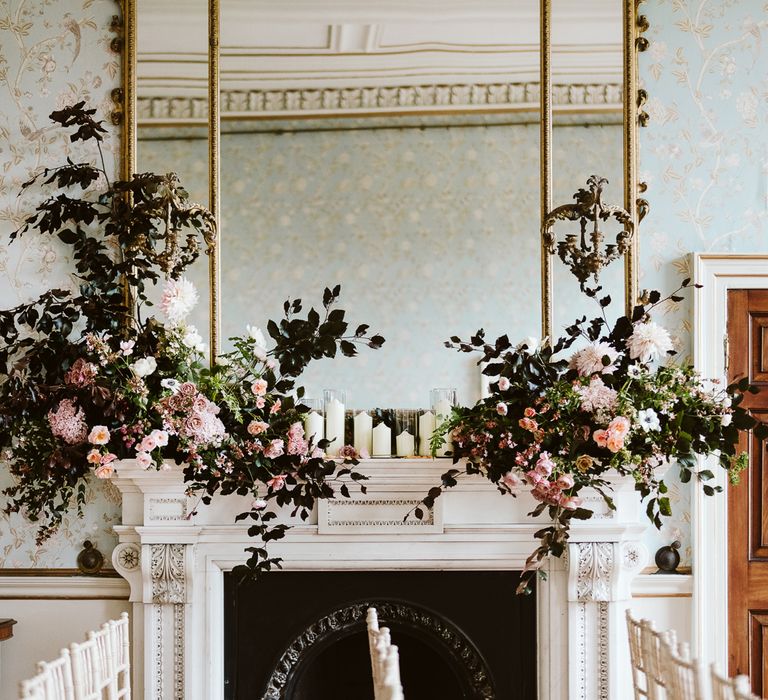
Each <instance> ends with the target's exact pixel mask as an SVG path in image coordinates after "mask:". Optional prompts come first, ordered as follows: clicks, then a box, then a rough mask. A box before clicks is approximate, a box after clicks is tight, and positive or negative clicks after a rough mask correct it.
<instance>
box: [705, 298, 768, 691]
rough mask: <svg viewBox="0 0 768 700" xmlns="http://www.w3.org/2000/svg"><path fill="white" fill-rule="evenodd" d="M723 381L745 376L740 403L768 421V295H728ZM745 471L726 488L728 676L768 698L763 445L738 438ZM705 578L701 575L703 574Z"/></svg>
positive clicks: (767, 500) (766, 463)
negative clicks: (751, 387) (753, 390)
mask: <svg viewBox="0 0 768 700" xmlns="http://www.w3.org/2000/svg"><path fill="white" fill-rule="evenodd" d="M728 341H729V343H728V347H729V352H728V380H729V382H732V381H735V380H737V379H741V378H742V377H748V378H749V380H750V381H751V382H752V383H753V384H755V385H757V386H758V388H760V389H761V390H760V391H758V393H757V394H748V395H747V396H746V397H745V399H744V402H743V404H742V405H743V406H744V407H745V408H747V409H748V410H749V411H750V413H752V415H753V416H755V417H756V418H758V419H759V420H761V421H763V422H768V391H766V390H764V389H766V388H768V290H731V291H729V293H728ZM741 448H742V449H744V450H748V452H749V468H748V469H747V470H746V471H745V473H744V474H743V475H742V479H741V483H740V484H739V485H737V486H729V488H728V656H729V669H728V671H729V673H730V674H732V675H737V674H741V673H747V674H749V676H750V680H751V684H752V690H753V692H755V693H759V694H761V695H764V696H765V695H768V453H767V452H766V450H767V449H768V444H766V442H764V441H762V440H758V439H757V438H755V437H754V436H753V435H743V436H742V439H741ZM703 574H704V575H706V572H703Z"/></svg>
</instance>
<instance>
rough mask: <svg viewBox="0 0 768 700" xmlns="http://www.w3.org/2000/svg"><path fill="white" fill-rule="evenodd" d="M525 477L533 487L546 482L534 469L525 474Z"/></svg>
mask: <svg viewBox="0 0 768 700" xmlns="http://www.w3.org/2000/svg"><path fill="white" fill-rule="evenodd" d="M525 477H526V479H528V483H529V484H530V485H531V486H536V485H537V484H539V483H540V482H542V481H544V477H543V476H542V475H541V474H539V472H537V471H534V470H533V469H531V470H530V471H527V472H525Z"/></svg>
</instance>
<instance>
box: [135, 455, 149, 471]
mask: <svg viewBox="0 0 768 700" xmlns="http://www.w3.org/2000/svg"><path fill="white" fill-rule="evenodd" d="M136 464H137V466H139V467H141V468H142V469H149V468H150V467H151V466H152V457H151V456H150V454H149V452H137V453H136Z"/></svg>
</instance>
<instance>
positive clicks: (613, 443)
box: [605, 431, 624, 453]
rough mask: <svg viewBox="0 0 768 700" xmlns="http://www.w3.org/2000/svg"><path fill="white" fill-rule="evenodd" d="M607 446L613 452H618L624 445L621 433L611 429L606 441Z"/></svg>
mask: <svg viewBox="0 0 768 700" xmlns="http://www.w3.org/2000/svg"><path fill="white" fill-rule="evenodd" d="M605 446H606V447H607V448H608V449H609V450H610V451H611V452H613V453H616V452H618V451H619V450H620V449H621V448H622V447H624V438H623V437H622V436H621V435H616V434H615V433H612V432H611V431H608V439H607V440H606V441H605Z"/></svg>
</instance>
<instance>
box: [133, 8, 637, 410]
mask: <svg viewBox="0 0 768 700" xmlns="http://www.w3.org/2000/svg"><path fill="white" fill-rule="evenodd" d="M142 2H146V4H148V5H149V4H151V5H152V7H153V8H154V10H153V12H154V13H155V17H157V15H158V13H160V10H159V9H158V6H162V5H168V6H169V7H170V6H174V5H176V6H177V5H178V2H177V0H162V2H152V3H149V0H139V3H140V5H141V3H142ZM553 5H554V7H553V14H554V16H553V31H554V36H553V44H554V47H553V82H554V83H555V85H554V90H553V93H554V104H555V112H556V114H555V129H554V144H553V146H554V149H553V151H554V153H553V155H554V168H553V171H554V178H555V181H554V201H555V203H556V204H562V203H565V202H569V201H571V198H572V195H573V193H574V192H575V190H576V189H577V188H578V187H580V186H582V185H583V184H584V183H585V182H586V178H587V177H588V176H589V175H590V174H592V172H599V173H601V174H605V176H606V177H608V178H609V179H610V180H611V185H610V187H611V191H610V192H609V193H608V194H607V197H606V198H607V199H610V201H617V202H619V203H620V201H621V200H620V197H621V193H622V186H621V181H622V178H621V172H622V148H621V140H622V137H621V134H622V125H621V97H620V95H621V90H620V80H621V31H620V30H621V22H620V18H621V5H620V3H619V2H618V1H617V0H594V2H593V1H590V2H589V3H587V4H586V6H583V7H582V6H581V4H580V7H579V9H578V10H576V9H575V8H573V7H572V5H573V3H569V2H566V1H565V0H555V1H554V3H553ZM538 8H539V3H538V0H514V1H512V2H509V1H505V2H499V1H498V0H478V2H475V3H472V4H471V6H470V7H468V3H466V2H459V1H458V0H447V1H446V2H441V3H439V4H437V3H434V2H427V1H426V0H421V1H420V2H414V3H409V4H408V5H404V4H403V3H381V2H379V3H373V2H367V1H366V2H360V1H355V2H352V1H351V0H336V1H335V2H333V3H330V2H325V1H320V2H311V3H308V2H301V1H300V0H292V1H291V2H287V1H285V0H282V1H281V2H276V1H274V2H268V1H266V0H258V1H256V2H246V1H245V0H222V2H221V63H220V67H221V95H220V103H221V114H222V138H221V183H222V232H221V235H222V300H223V301H222V328H221V335H222V339H223V343H222V344H223V346H224V348H225V349H226V347H227V340H226V339H227V337H229V336H231V335H235V334H240V333H242V332H243V331H244V329H245V325H246V324H252V325H253V324H256V325H260V326H264V325H265V323H266V320H267V319H268V318H275V317H278V316H279V315H280V314H281V313H282V302H283V301H284V300H285V299H286V298H288V297H291V298H296V297H300V298H302V299H303V300H304V303H305V306H308V305H312V304H314V305H319V302H320V299H321V298H322V292H323V288H324V287H325V286H333V285H335V284H341V286H342V297H341V306H342V307H343V308H344V309H346V310H347V312H348V317H349V318H350V320H351V321H352V322H353V323H355V322H366V323H369V324H370V325H371V327H372V329H374V330H375V331H377V332H380V333H381V334H382V335H384V336H385V337H386V338H387V343H386V344H385V345H384V347H383V348H382V349H381V350H378V351H375V352H362V353H361V355H360V356H359V357H358V358H356V359H353V360H348V359H340V360H339V361H330V360H324V361H322V362H318V363H316V365H315V366H314V367H312V368H311V369H310V371H309V372H308V373H307V374H306V375H305V376H304V377H303V378H302V383H303V384H304V385H305V386H306V387H307V390H308V395H309V396H312V397H320V396H321V395H322V390H323V389H325V388H336V389H343V390H345V391H346V394H347V404H348V407H350V408H372V407H387V408H394V407H401V408H418V407H427V406H429V402H430V398H429V397H430V390H431V389H432V388H435V387H455V388H456V389H457V391H458V399H459V402H460V403H462V404H469V403H472V402H474V401H475V400H476V399H477V398H478V397H479V396H480V393H481V390H482V382H481V376H480V373H479V369H478V368H477V366H476V365H475V361H474V360H473V359H472V358H471V357H470V356H466V355H463V354H459V353H456V352H454V351H451V350H447V349H445V348H444V347H443V341H445V340H447V339H448V338H449V337H450V336H452V335H458V336H461V337H467V336H468V335H470V334H472V333H473V332H474V331H476V330H477V329H478V328H479V327H484V328H485V330H486V333H487V336H488V337H489V338H491V339H493V338H495V337H496V336H497V335H498V334H500V333H504V332H506V333H509V335H510V337H511V339H512V340H513V341H517V340H519V339H522V338H524V337H525V336H529V335H534V336H536V335H539V333H540V324H541V303H540V252H539V224H540V204H539V191H540V158H539V143H540V139H539V84H538V82H539V81H538V78H539V60H540V57H539V9H538ZM177 9H178V8H177ZM200 13H201V16H200V18H199V19H200V26H203V27H204V26H205V24H206V18H205V8H204V7H203V8H201V9H200ZM183 14H184V15H185V16H186V15H190V16H191V15H193V14H194V13H193V12H192V11H191V10H190V11H189V12H187V10H186V9H185V10H184V13H183ZM140 16H141V13H140ZM189 21H191V20H189V19H186V20H185V22H189ZM141 24H142V22H141V20H140V26H141ZM153 26H155V30H156V32H157V27H156V25H153ZM170 26H171V27H172V25H170ZM185 26H186V24H185ZM607 27H612V29H611V32H606V28H607ZM613 29H615V30H616V31H615V32H614V31H613ZM187 34H188V35H189V37H190V38H195V37H196V38H195V42H196V43H198V39H199V38H200V37H199V35H197V34H195V33H194V32H193V31H191V30H190V31H189V32H184V31H181V30H180V29H173V28H169V29H168V31H166V32H160V34H159V35H160V36H166V37H169V36H170V35H173V37H177V38H178V41H179V44H181V43H182V37H183V36H185V35H187ZM176 40H177V39H176V38H174V39H173V41H171V42H170V43H169V44H168V45H166V46H165V50H172V51H175V52H176V54H175V58H176V59H178V63H179V64H180V66H181V68H180V70H179V71H178V74H179V75H181V76H182V79H179V80H172V79H171V77H170V76H171V74H172V70H175V69H171V67H170V66H166V67H165V68H163V71H165V73H166V75H165V78H164V79H165V80H166V82H167V89H165V90H164V91H163V90H160V91H158V94H157V95H156V96H155V98H154V101H152V102H149V101H146V98H149V97H150V96H151V94H152V92H151V90H155V89H157V87H158V86H157V85H153V84H152V81H150V80H147V81H144V82H140V94H139V103H140V108H139V114H140V118H141V128H140V130H139V138H140V145H139V165H140V169H142V170H154V171H165V170H168V169H173V170H176V171H177V172H178V173H179V174H180V176H181V178H182V181H183V182H184V183H185V184H186V186H187V188H188V190H189V191H190V193H191V194H192V196H193V198H195V199H196V200H197V201H201V202H203V203H204V202H205V201H207V150H206V149H207V143H206V140H205V128H204V127H202V128H200V127H195V126H194V124H193V122H194V120H195V119H200V118H201V115H200V114H198V113H196V111H195V110H196V105H197V104H198V103H197V102H196V99H200V100H203V102H204V100H205V86H204V84H203V85H202V86H201V85H200V84H199V83H198V78H199V75H202V71H201V72H200V73H199V74H198V77H197V78H195V77H194V75H193V73H194V71H193V69H192V68H191V66H190V65H189V64H190V63H191V64H193V65H194V64H196V61H195V59H194V58H193V57H192V58H189V59H188V60H187V59H184V58H183V56H188V55H189V54H194V53H196V51H193V50H191V49H189V47H186V48H187V50H182V49H183V48H184V47H182V46H181V45H178V46H171V44H173V43H174V42H175V41H176ZM202 40H203V41H204V40H205V37H204V35H203V36H202ZM160 48H163V47H162V46H161V47H160ZM158 50H159V49H158ZM204 51H205V46H204V44H202V43H201V44H200V45H198V46H197V52H198V55H200V53H199V52H204ZM160 53H162V51H160ZM157 70H158V74H159V73H160V69H159V68H158V69H157ZM140 76H141V72H140ZM176 77H179V76H178V75H177V76H176ZM161 82H162V81H161ZM141 91H144V95H142V92H141ZM177 95H178V96H180V97H175V96H177ZM195 95H197V98H196V97H195ZM142 99H145V103H144V105H143V106H144V107H145V108H144V109H142ZM149 107H151V108H152V109H151V110H149ZM204 112H205V110H203V114H202V117H204ZM596 134H599V138H596V137H595V135H596ZM617 198H618V199H617ZM204 262H205V261H204ZM614 271H615V272H616V273H617V279H618V280H619V282H621V280H622V272H621V263H620V262H617V263H615V264H614V266H612V268H611V272H614ZM198 272H200V271H198V270H193V271H192V274H191V276H192V277H196V278H197V281H199V282H202V283H203V284H204V283H205V282H206V280H207V270H204V271H202V273H201V274H198ZM568 284H570V285H571V288H573V287H574V285H575V283H574V282H573V281H572V280H570V278H569V275H568V273H567V272H565V271H564V270H563V269H562V264H561V263H560V262H559V261H556V262H555V324H556V325H555V328H556V329H557V328H558V327H559V325H562V324H563V323H565V322H566V321H568V322H570V321H571V320H572V317H573V316H574V314H575V313H577V311H578V310H579V309H580V308H582V310H583V304H582V306H581V307H579V305H578V304H579V300H578V299H577V297H576V295H575V294H574V293H573V292H572V291H571V290H570V289H569V287H568V286H567V285H568ZM611 284H612V283H611ZM605 286H606V287H608V286H609V284H608V283H606V285H605ZM611 294H612V295H614V292H613V291H612V290H611ZM614 296H615V298H616V299H617V301H618V302H619V303H618V305H615V306H617V308H620V307H621V299H622V297H623V287H622V288H619V289H618V291H617V293H616V294H615V295H614ZM198 310H199V312H200V314H202V313H205V314H207V309H204V308H202V304H201V306H200V307H199V309H198ZM197 322H198V325H199V326H200V327H207V321H206V320H204V319H200V320H198V321H197Z"/></svg>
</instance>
